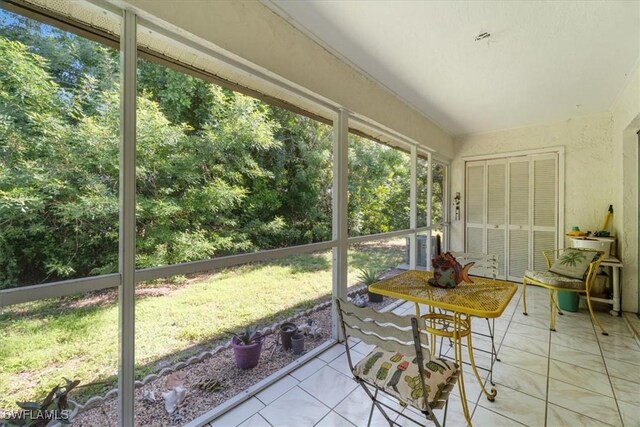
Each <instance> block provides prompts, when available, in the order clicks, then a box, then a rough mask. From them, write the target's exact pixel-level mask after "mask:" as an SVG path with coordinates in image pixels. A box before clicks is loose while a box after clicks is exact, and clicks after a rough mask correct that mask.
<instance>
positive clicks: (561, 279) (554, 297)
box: [522, 248, 609, 335]
mask: <svg viewBox="0 0 640 427" xmlns="http://www.w3.org/2000/svg"><path fill="white" fill-rule="evenodd" d="M566 251H573V253H576V252H575V251H580V252H582V253H584V255H585V257H587V258H588V259H593V261H591V262H589V265H588V267H587V270H586V275H585V276H584V279H577V278H574V277H568V276H565V275H562V274H558V273H554V272H552V271H550V270H551V269H552V265H554V262H555V261H556V260H559V259H561V258H562V256H563V254H565V253H566ZM542 254H543V255H544V257H545V259H546V261H547V271H534V270H527V271H526V272H525V274H524V277H523V279H522V285H523V287H522V301H523V303H524V311H523V312H522V313H523V314H524V315H525V316H526V315H527V284H530V285H536V286H542V287H544V288H547V289H548V290H549V321H550V327H549V328H550V329H551V330H552V331H555V330H556V316H557V314H561V315H562V314H564V313H562V311H561V310H560V307H559V306H558V291H563V292H577V293H580V294H585V295H586V299H587V306H588V307H589V314H590V315H591V319H593V322H594V323H595V324H596V325H598V328H600V330H601V331H602V334H603V335H609V334H608V333H607V332H606V331H605V330H604V328H603V327H602V325H601V324H600V321H599V320H598V318H597V317H596V316H595V314H594V313H593V307H592V305H591V299H590V298H589V293H590V292H591V286H592V285H593V281H594V279H595V277H596V274H597V272H598V267H599V266H600V262H602V260H603V258H604V253H603V252H601V251H593V250H586V249H576V248H571V249H557V250H550V251H542ZM596 255H599V256H597V257H596Z"/></svg>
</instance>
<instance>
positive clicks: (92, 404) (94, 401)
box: [56, 286, 386, 427]
mask: <svg viewBox="0 0 640 427" xmlns="http://www.w3.org/2000/svg"><path fill="white" fill-rule="evenodd" d="M366 291H367V287H366V286H359V287H357V288H355V289H353V290H351V291H349V292H348V293H347V296H348V297H349V298H353V297H354V296H355V295H357V294H362V293H365V292H366ZM331 304H332V302H331V301H325V302H321V303H319V304H316V305H315V306H313V307H312V308H310V309H307V310H304V311H301V312H299V313H296V314H294V315H293V316H290V317H288V318H286V319H284V320H280V321H277V322H274V323H273V324H271V325H270V326H267V327H264V328H262V329H259V330H258V331H259V332H260V333H262V334H263V335H269V334H271V333H273V332H274V331H277V330H278V326H279V325H280V324H281V323H283V322H294V321H296V320H299V319H300V318H303V317H309V316H310V315H312V314H313V313H315V312H318V311H320V310H324V309H326V308H328V307H330V306H331ZM385 305H386V304H385ZM230 347H231V342H230V341H228V342H227V343H226V344H222V345H218V346H216V347H214V348H213V349H211V350H208V351H203V352H201V353H200V354H198V355H196V356H192V357H190V358H189V359H187V360H186V361H180V362H177V363H175V364H174V365H172V366H169V367H166V368H163V369H161V370H160V371H159V372H157V373H152V374H149V375H147V376H145V377H144V378H143V379H142V380H137V381H136V382H135V387H136V388H140V387H143V386H145V385H147V384H148V383H150V382H152V381H156V380H158V379H160V378H162V377H164V376H167V375H169V374H172V373H173V372H175V371H178V370H180V369H184V368H186V367H187V366H191V365H194V364H196V363H200V362H202V361H204V360H206V359H208V358H210V357H213V356H215V355H217V354H218V353H220V352H222V351H224V350H226V349H228V348H230ZM117 396H118V389H117V388H113V389H111V390H109V391H108V392H106V393H105V394H104V395H98V396H92V397H90V398H89V399H88V400H87V401H86V402H85V403H84V404H80V403H77V402H75V401H73V400H71V402H73V403H74V404H75V405H76V406H75V408H74V410H73V412H72V413H71V415H70V418H69V419H70V420H73V418H74V417H76V416H77V415H79V414H81V413H82V412H84V411H87V410H89V409H94V408H97V407H100V406H102V405H103V404H104V403H105V402H106V401H108V400H110V399H113V398H115V397H117ZM56 427H57V426H56Z"/></svg>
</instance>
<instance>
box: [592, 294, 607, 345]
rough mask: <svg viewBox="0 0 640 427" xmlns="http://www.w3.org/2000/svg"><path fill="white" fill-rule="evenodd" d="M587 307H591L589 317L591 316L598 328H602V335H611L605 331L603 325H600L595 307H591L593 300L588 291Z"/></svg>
mask: <svg viewBox="0 0 640 427" xmlns="http://www.w3.org/2000/svg"><path fill="white" fill-rule="evenodd" d="M587 307H589V315H590V316H591V319H593V322H594V323H595V324H596V325H598V328H600V330H601V331H602V335H609V333H608V332H607V331H605V330H604V328H603V327H602V324H601V323H600V321H599V320H598V318H597V317H596V315H595V313H594V312H593V307H591V299H590V298H589V292H588V291H587Z"/></svg>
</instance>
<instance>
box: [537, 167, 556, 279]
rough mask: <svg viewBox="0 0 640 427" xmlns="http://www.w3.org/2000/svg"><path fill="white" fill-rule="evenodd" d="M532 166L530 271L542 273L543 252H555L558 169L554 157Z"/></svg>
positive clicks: (544, 264)
mask: <svg viewBox="0 0 640 427" xmlns="http://www.w3.org/2000/svg"><path fill="white" fill-rule="evenodd" d="M531 163H532V164H533V198H532V202H533V248H532V249H533V268H534V269H535V270H546V268H547V262H546V261H545V258H544V255H542V251H543V250H549V249H555V248H556V242H557V241H558V236H557V234H556V233H557V231H558V230H557V218H558V184H557V183H558V173H557V170H558V167H557V160H556V156H555V155H551V156H549V155H547V156H538V157H534V158H533V160H532V162H531Z"/></svg>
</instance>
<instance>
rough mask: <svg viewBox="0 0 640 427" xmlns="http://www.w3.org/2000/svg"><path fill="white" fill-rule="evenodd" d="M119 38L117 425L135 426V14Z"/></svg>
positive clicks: (125, 22) (125, 21)
mask: <svg viewBox="0 0 640 427" xmlns="http://www.w3.org/2000/svg"><path fill="white" fill-rule="evenodd" d="M122 26H123V31H122V37H121V39H120V55H121V56H120V57H121V62H120V76H121V84H120V184H119V185H120V196H119V197H120V225H119V252H118V256H119V260H118V271H119V273H120V280H121V282H120V287H119V290H118V307H119V316H118V317H119V332H120V334H119V335H120V336H119V366H118V425H119V426H121V427H125V426H132V425H134V391H135V375H134V368H135V297H136V293H135V289H136V62H137V46H136V15H135V14H134V13H133V12H131V11H128V10H125V11H124V17H123V24H122Z"/></svg>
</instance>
